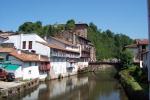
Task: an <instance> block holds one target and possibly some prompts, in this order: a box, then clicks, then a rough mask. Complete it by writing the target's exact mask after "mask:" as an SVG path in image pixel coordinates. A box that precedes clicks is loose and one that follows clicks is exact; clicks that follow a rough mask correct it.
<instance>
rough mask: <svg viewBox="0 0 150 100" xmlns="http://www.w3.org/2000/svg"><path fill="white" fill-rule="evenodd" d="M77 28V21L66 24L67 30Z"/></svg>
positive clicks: (69, 21)
mask: <svg viewBox="0 0 150 100" xmlns="http://www.w3.org/2000/svg"><path fill="white" fill-rule="evenodd" d="M74 28H75V21H74V20H73V19H71V20H68V21H67V22H66V30H72V29H74Z"/></svg>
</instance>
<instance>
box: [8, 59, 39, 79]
mask: <svg viewBox="0 0 150 100" xmlns="http://www.w3.org/2000/svg"><path fill="white" fill-rule="evenodd" d="M9 60H10V61H11V63H12V64H18V65H21V66H22V76H23V80H26V79H34V78H39V63H37V66H35V63H36V62H22V61H20V60H19V59H17V58H15V57H13V56H9ZM30 64H31V65H30Z"/></svg>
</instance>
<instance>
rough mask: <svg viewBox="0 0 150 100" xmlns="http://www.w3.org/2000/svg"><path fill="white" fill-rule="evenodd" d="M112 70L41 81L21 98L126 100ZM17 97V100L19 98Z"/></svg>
mask: <svg viewBox="0 0 150 100" xmlns="http://www.w3.org/2000/svg"><path fill="white" fill-rule="evenodd" d="M112 72H114V71H113V70H112V69H111V71H110V70H108V71H100V72H97V73H89V74H82V75H78V76H72V77H68V78H64V79H62V80H52V81H50V82H46V83H42V84H40V85H39V87H38V88H36V89H35V90H34V91H32V92H31V93H26V94H25V95H26V96H22V97H20V99H22V100H127V96H126V95H125V93H124V91H123V89H122V87H121V85H120V84H119V83H118V82H117V81H116V80H115V79H114V78H113V75H114V73H112ZM20 99H18V100H20ZM15 100H17V99H15Z"/></svg>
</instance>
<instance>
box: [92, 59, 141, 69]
mask: <svg viewBox="0 0 150 100" xmlns="http://www.w3.org/2000/svg"><path fill="white" fill-rule="evenodd" d="M133 64H134V65H137V66H140V62H134V63H133ZM120 66H121V63H120V62H110V61H109V62H108V61H97V62H89V70H90V71H96V70H98V69H105V68H108V67H118V68H119V67H120Z"/></svg>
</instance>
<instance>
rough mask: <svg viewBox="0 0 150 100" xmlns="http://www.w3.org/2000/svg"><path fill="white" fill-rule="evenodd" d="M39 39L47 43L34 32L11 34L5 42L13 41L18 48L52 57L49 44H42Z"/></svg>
mask: <svg viewBox="0 0 150 100" xmlns="http://www.w3.org/2000/svg"><path fill="white" fill-rule="evenodd" d="M37 41H39V42H45V43H46V41H45V40H44V39H42V38H41V37H40V36H38V35H37V34H34V33H33V34H19V35H10V36H8V39H7V40H6V41H4V42H3V43H13V44H14V47H15V48H16V49H18V50H24V51H28V52H33V53H37V54H40V55H45V56H48V57H50V54H49V53H50V49H49V48H48V47H47V46H43V45H41V44H40V43H38V42H37ZM39 48H42V49H39Z"/></svg>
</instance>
